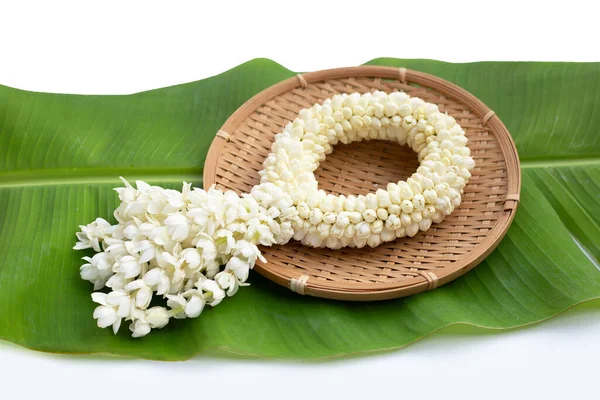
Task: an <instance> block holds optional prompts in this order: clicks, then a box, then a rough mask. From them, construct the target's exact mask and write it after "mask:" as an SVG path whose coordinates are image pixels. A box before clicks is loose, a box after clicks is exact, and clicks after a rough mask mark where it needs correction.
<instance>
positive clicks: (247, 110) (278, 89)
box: [203, 65, 521, 301]
mask: <svg viewBox="0 0 600 400" xmlns="http://www.w3.org/2000/svg"><path fill="white" fill-rule="evenodd" d="M352 77H376V78H383V79H394V80H398V81H400V82H403V83H414V84H418V85H421V86H423V87H426V88H432V89H435V90H436V91H438V92H440V93H442V94H443V95H445V96H448V97H452V98H453V99H454V100H458V101H459V102H461V103H463V104H465V105H466V106H467V107H468V108H469V110H470V111H471V112H474V113H475V114H476V115H477V116H478V117H480V118H481V119H482V120H484V125H487V126H488V127H489V128H490V132H491V133H492V134H493V135H494V136H495V137H496V140H498V143H499V145H500V148H501V150H502V154H503V156H504V160H505V167H506V170H507V180H508V184H507V193H508V194H509V195H514V196H517V197H516V198H518V196H519V195H520V192H521V168H520V162H519V157H518V153H517V149H516V146H515V143H514V141H513V139H512V137H511V135H510V133H509V132H508V130H507V128H506V127H505V125H504V124H503V123H502V121H501V120H500V118H499V117H498V116H497V115H496V114H495V113H494V112H493V111H492V110H491V109H490V108H489V107H488V106H487V105H485V104H484V103H483V102H482V101H481V100H479V99H478V98H477V97H475V96H474V95H472V94H471V93H469V92H468V91H466V90H465V89H463V88H461V87H459V86H457V85H455V84H453V83H451V82H449V81H446V80H445V79H442V78H439V77H436V76H434V75H430V74H427V73H424V72H420V71H415V70H411V69H407V68H397V67H388V66H374V65H363V66H358V67H344V68H334V69H326V70H320V71H315V72H308V73H304V74H298V75H296V76H294V77H291V78H288V79H286V80H283V81H281V82H279V83H276V84H274V85H272V86H270V87H268V88H266V89H264V90H262V91H261V92H259V93H258V94H256V95H254V96H253V97H252V98H250V99H249V100H248V101H246V102H245V103H244V104H242V105H241V106H240V107H239V108H238V109H237V110H236V111H235V112H234V113H233V114H232V115H231V116H230V117H229V118H228V119H227V120H226V121H225V123H224V124H223V125H222V126H221V128H220V129H219V131H223V132H227V133H231V132H234V131H235V130H236V129H237V128H238V127H239V125H241V124H242V123H243V121H244V120H246V118H248V117H249V116H250V115H251V114H252V113H254V112H255V111H256V109H258V108H259V107H260V106H262V105H263V104H265V103H266V102H268V101H269V100H271V99H273V98H275V97H277V96H279V95H281V94H283V93H285V92H287V91H290V90H293V89H296V88H303V87H306V86H307V85H308V84H310V83H314V82H319V81H325V80H330V79H341V78H352ZM226 143H227V140H224V138H223V137H222V136H215V138H214V139H213V141H212V143H211V146H210V148H209V150H208V153H207V156H206V160H205V164H204V173H203V186H204V188H208V187H210V186H211V185H212V184H215V183H217V182H216V173H217V165H218V160H219V157H220V154H221V151H222V149H223V148H224V146H225V144H226ZM506 201H510V202H512V203H511V204H510V207H506V206H505V209H504V210H503V212H502V213H501V214H500V216H499V218H498V219H497V221H496V222H495V224H494V226H493V227H492V229H491V230H490V231H489V232H488V234H487V235H486V237H485V238H484V239H483V240H482V241H481V242H479V243H478V244H477V245H476V246H475V247H474V248H473V250H472V251H471V252H470V253H469V254H468V255H466V256H465V257H462V258H461V259H459V260H457V261H456V262H454V263H452V264H449V265H448V267H445V268H444V274H443V275H439V276H438V277H437V281H436V282H435V285H433V287H432V285H431V283H430V281H429V280H428V279H426V278H425V277H419V278H416V279H411V280H407V281H404V282H394V283H389V284H372V285H365V284H362V283H356V284H352V283H346V286H344V288H332V287H331V286H328V287H326V286H323V285H319V284H318V281H316V280H314V279H313V280H309V281H308V282H306V286H305V288H304V292H305V294H307V295H311V296H316V297H324V298H329V299H337V300H350V301H371V300H386V299H392V298H397V297H403V296H409V295H412V294H416V293H420V292H423V291H426V290H431V289H434V288H435V287H439V286H441V285H444V284H446V283H448V282H450V281H452V280H454V279H456V278H458V277H459V276H461V275H463V274H464V273H466V272H467V271H469V270H471V269H472V268H474V267H475V266H476V265H478V264H479V263H480V262H481V261H483V259H485V258H486V257H487V256H488V255H489V254H490V253H491V252H492V251H493V250H494V249H495V248H496V247H497V246H498V244H499V243H500V241H501V240H502V239H503V238H504V236H505V235H506V232H507V231H508V228H509V227H510V225H511V223H512V221H513V219H514V216H515V214H516V211H517V208H518V200H516V201H515V200H510V199H506ZM254 269H255V270H256V271H257V272H258V273H260V274H261V275H263V276H265V277H266V278H268V279H270V280H272V281H273V282H275V283H278V284H280V285H282V286H285V287H287V288H290V284H291V280H292V279H298V278H299V277H300V276H301V275H302V274H301V273H296V274H289V275H284V274H281V273H278V272H275V271H273V270H271V269H270V268H269V267H268V263H267V264H266V265H263V264H262V263H260V262H257V264H256V265H255V267H254ZM290 271H293V270H292V269H290ZM366 286H367V287H368V286H372V287H371V288H367V287H366ZM374 286H376V288H375V287H374Z"/></svg>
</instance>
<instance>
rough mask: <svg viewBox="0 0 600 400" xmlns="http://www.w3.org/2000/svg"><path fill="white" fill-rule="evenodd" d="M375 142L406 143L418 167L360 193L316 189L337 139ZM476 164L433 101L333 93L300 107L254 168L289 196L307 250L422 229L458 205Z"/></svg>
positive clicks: (374, 243)
mask: <svg viewBox="0 0 600 400" xmlns="http://www.w3.org/2000/svg"><path fill="white" fill-rule="evenodd" d="M371 139H382V140H391V141H396V142H398V143H399V144H408V145H409V146H410V147H411V148H412V149H413V150H414V151H415V152H417V153H418V157H419V161H420V166H419V168H418V169H417V171H416V172H415V173H414V174H413V175H412V176H411V177H410V178H408V179H407V180H406V182H404V181H400V182H398V183H390V184H388V186H387V190H383V189H379V190H377V191H376V192H375V193H369V194H367V195H366V196H362V195H359V196H354V195H350V196H343V195H342V196H335V195H332V194H327V193H326V192H325V191H323V190H319V189H318V182H317V180H316V178H315V175H314V171H315V170H316V169H317V168H318V166H319V163H320V161H323V160H324V159H325V156H326V155H327V154H329V153H331V151H332V146H334V145H335V144H336V143H338V142H342V143H350V142H355V141H362V140H371ZM474 165H475V163H474V161H473V159H472V158H471V157H470V150H469V148H468V147H467V138H466V136H465V132H464V130H463V129H462V128H461V127H460V125H458V124H457V123H456V121H455V120H454V118H452V117H450V116H448V115H447V114H444V113H441V112H439V109H438V106H437V105H435V104H430V103H426V102H424V101H423V100H422V99H419V98H416V97H412V98H411V97H410V96H408V95H407V94H406V93H402V92H394V93H391V94H387V93H384V92H380V91H376V92H374V93H365V94H362V95H361V94H359V93H353V94H350V95H348V94H342V95H335V96H333V98H331V99H327V100H325V101H324V102H323V104H315V105H314V106H313V107H312V108H310V109H304V110H302V111H300V113H299V116H298V118H296V119H295V120H294V121H293V122H291V123H289V124H288V125H287V126H286V127H285V130H284V132H283V133H280V134H278V135H276V140H275V142H274V143H273V145H272V148H271V154H269V156H268V157H267V159H266V160H265V161H264V164H263V166H264V169H263V170H262V171H261V172H260V175H261V182H263V183H266V182H271V183H273V184H275V185H277V186H278V187H281V188H283V190H284V191H285V192H287V193H290V195H291V196H292V200H293V201H294V205H295V206H296V207H297V209H298V214H299V217H300V220H299V221H298V222H297V223H296V225H295V226H294V229H295V234H294V239H296V240H300V241H302V243H304V244H306V245H309V246H313V247H329V248H332V249H338V248H341V247H346V246H351V247H363V246H365V245H369V246H371V247H375V246H377V245H379V244H380V243H382V242H387V241H391V240H394V239H396V238H398V237H403V236H414V235H415V234H416V233H417V232H418V231H419V230H423V231H425V230H427V229H429V227H430V226H431V223H432V222H441V221H442V220H443V219H444V217H445V216H446V215H448V214H450V213H451V212H452V211H453V210H454V208H455V207H456V206H458V205H459V204H460V202H461V194H462V192H463V188H464V186H465V184H466V182H467V181H468V179H469V178H470V176H471V174H470V172H469V171H470V170H472V169H473V167H474Z"/></svg>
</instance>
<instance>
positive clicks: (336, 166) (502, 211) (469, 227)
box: [204, 66, 521, 300]
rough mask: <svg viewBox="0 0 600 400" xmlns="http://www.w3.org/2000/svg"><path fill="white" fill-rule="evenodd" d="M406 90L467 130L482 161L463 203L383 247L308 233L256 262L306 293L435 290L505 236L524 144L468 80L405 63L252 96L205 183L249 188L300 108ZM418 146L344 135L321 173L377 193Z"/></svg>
mask: <svg viewBox="0 0 600 400" xmlns="http://www.w3.org/2000/svg"><path fill="white" fill-rule="evenodd" d="M374 90H383V91H386V92H392V91H404V92H406V93H408V94H409V95H411V96H417V97H420V98H422V99H424V100H425V101H428V102H431V103H435V104H437V105H438V106H439V107H440V110H441V111H443V112H448V114H450V115H452V116H453V117H454V118H455V119H456V121H457V122H458V123H459V124H460V125H461V126H462V127H463V129H465V131H466V134H467V137H468V138H469V147H470V148H471V154H472V156H473V158H474V159H475V162H476V167H475V170H474V171H473V172H472V177H471V179H470V180H469V183H468V184H467V186H466V187H465V192H464V195H463V202H462V204H461V205H460V207H458V208H457V209H455V211H454V212H453V213H452V214H451V215H450V216H448V217H446V219H445V220H444V221H443V222H442V223H440V224H433V225H432V227H431V228H430V229H429V230H428V231H427V232H419V234H417V235H416V236H414V237H412V238H402V239H398V240H396V241H393V242H388V243H384V244H382V245H380V246H378V247H376V248H373V249H372V248H368V247H365V248H362V249H350V248H347V249H341V250H329V249H314V248H310V247H305V246H303V245H301V244H299V243H298V242H294V241H292V242H290V243H288V244H286V245H285V246H274V247H270V248H262V249H261V250H262V251H263V252H264V255H265V257H266V258H267V260H268V262H267V263H266V264H263V263H260V262H259V263H257V265H256V266H255V270H257V271H258V272H259V273H260V274H262V275H264V276H265V277H267V278H269V279H271V280H273V281H275V282H277V283H279V284H281V285H283V286H286V287H288V288H290V289H293V290H294V291H296V292H298V293H300V294H307V295H311V296H318V297H326V298H331V299H341V300H383V299H390V298H396V297H401V296H407V295H411V294H415V293H419V292H423V291H426V290H431V289H434V288H436V287H438V286H440V285H443V284H445V283H447V282H450V281H451V280H453V279H455V278H457V277H458V276H460V275H462V274H464V273H465V272H467V271H469V270H470V269H471V268H473V267H475V266H476V265H477V264H478V263H479V262H481V261H482V260H483V259H484V258H485V257H486V256H487V255H488V254H489V253H490V252H491V251H492V250H493V249H494V248H495V247H496V246H497V245H498V243H499V242H500V240H501V239H502V238H503V236H504V235H505V233H506V231H507V230H508V227H509V226H510V224H511V222H512V220H513V218H514V215H515V212H516V209H517V205H518V200H519V192H520V187H521V174H520V168H519V158H518V155H517V151H516V148H515V145H514V142H513V141H512V138H511V137H510V134H509V133H508V131H507V130H506V127H505V126H504V125H503V124H502V122H501V121H500V119H499V118H498V117H497V116H496V115H494V113H493V111H491V110H490V109H489V108H488V107H487V106H486V105H485V104H483V103H482V102H481V101H480V100H478V99H477V98H476V97H474V96H473V95H471V94H470V93H468V92H466V91H465V90H463V89H461V88H460V87H458V86H456V85H454V84H452V83H450V82H447V81H445V80H443V79H440V78H437V77H435V76H432V75H429V74H425V73H422V72H417V71H411V70H408V69H405V68H391V67H376V66H361V67H351V68H339V69H332V70H325V71H318V72H311V73H306V74H302V75H298V76H296V77H294V78H290V79H287V80H285V81H283V82H280V83H278V84H276V85H274V86H272V87H270V88H268V89H266V90H264V91H262V92H261V93H259V94H258V95H256V96H254V97H253V98H252V99H250V100H249V101H247V102H246V103H245V104H244V105H242V106H241V107H240V108H239V109H238V110H237V111H236V112H235V113H234V114H233V115H232V116H231V117H230V118H229V119H228V120H227V121H226V122H225V124H224V125H223V127H222V128H221V130H220V131H219V132H218V133H217V136H216V138H215V140H214V141H213V143H212V145H211V147H210V150H209V152H208V156H207V159H206V164H205V169H204V186H205V187H209V186H210V185H212V184H215V183H216V184H217V187H219V188H221V189H232V190H234V191H236V192H238V193H243V192H248V191H249V190H250V189H251V188H252V186H254V185H255V184H257V183H258V182H259V176H258V171H259V170H261V169H262V162H263V160H264V159H265V157H266V155H267V154H268V153H269V149H270V147H271V144H272V142H273V137H274V135H275V134H276V133H279V132H281V131H282V130H283V128H284V126H285V125H286V124H287V123H288V122H289V121H291V120H293V119H294V118H295V117H296V116H297V114H298V112H299V111H300V110H301V109H303V108H307V107H310V106H312V105H313V104H314V103H316V102H321V101H323V100H324V99H326V98H329V97H331V96H333V95H334V94H337V93H352V92H360V93H364V92H369V91H374ZM417 166H418V161H417V157H416V154H415V153H414V152H413V151H412V150H411V149H409V148H408V147H406V146H399V145H397V144H393V143H391V142H384V141H368V142H361V143H353V144H350V145H342V144H338V145H336V146H335V147H334V151H333V153H332V154H330V155H329V156H328V157H327V160H326V161H325V162H323V163H321V166H320V167H319V169H318V170H317V171H316V172H315V175H316V177H317V179H318V181H319V185H320V188H322V189H324V190H326V191H329V192H331V193H334V194H367V193H369V192H371V191H375V190H377V188H378V187H381V188H385V187H386V185H387V183H388V182H397V181H398V180H401V179H406V178H407V177H409V176H410V175H411V174H412V173H413V172H414V171H415V170H416V168H417Z"/></svg>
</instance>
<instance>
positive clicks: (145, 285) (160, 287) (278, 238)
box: [74, 180, 298, 337]
mask: <svg viewBox="0 0 600 400" xmlns="http://www.w3.org/2000/svg"><path fill="white" fill-rule="evenodd" d="M123 181H124V183H125V187H123V188H118V189H116V191H117V192H118V193H119V198H120V199H121V204H120V206H119V207H118V208H117V209H116V210H115V213H114V215H115V218H116V220H117V221H118V223H117V224H116V225H111V224H109V223H108V222H107V221H105V220H104V219H101V218H98V219H96V220H95V221H94V222H92V223H91V224H89V225H87V226H81V227H80V228H81V231H80V232H78V233H77V238H78V242H77V244H76V245H75V247H74V248H75V249H88V248H92V249H93V250H94V251H96V254H95V255H94V256H93V257H84V260H85V261H86V262H87V263H86V264H85V265H83V266H82V267H81V271H80V273H81V277H82V278H83V279H85V280H88V281H90V282H92V283H93V284H94V289H95V290H99V289H102V288H103V287H105V286H106V287H108V288H110V289H111V291H110V292H109V293H103V292H97V293H93V294H92V299H93V300H94V301H95V302H96V303H99V306H98V307H97V308H96V310H95V311H94V318H95V319H97V323H98V326H100V327H101V328H105V327H108V326H112V327H113V331H114V332H115V334H116V333H117V331H118V330H119V327H120V325H121V322H122V320H125V321H131V324H130V330H131V331H132V332H133V336H134V337H141V336H145V335H147V334H148V333H149V332H150V330H151V329H153V328H162V327H164V326H165V325H166V324H167V323H168V321H169V319H170V318H171V317H173V318H195V317H197V316H198V315H200V313H201V312H202V310H203V309H204V307H205V305H206V304H209V305H211V306H216V305H217V304H219V303H220V302H221V300H222V299H223V298H224V297H225V296H226V295H227V296H232V295H234V294H235V293H236V292H237V290H238V287H239V286H243V285H245V282H246V279H247V278H248V273H249V271H250V269H252V267H253V266H254V263H255V262H256V260H257V259H261V260H263V261H265V260H264V258H263V257H262V256H261V253H260V251H259V249H258V247H257V244H262V245H265V246H270V245H272V244H274V243H281V244H283V243H286V242H287V241H289V240H290V238H291V237H292V236H293V234H294V231H293V228H292V225H293V224H296V220H297V218H298V217H297V211H296V208H295V207H294V206H293V203H292V200H291V198H290V196H289V195H287V194H286V193H285V192H283V191H282V190H281V189H280V188H278V187H276V186H275V185H273V184H271V183H267V184H261V185H258V186H256V187H254V188H253V189H252V191H251V194H250V195H242V196H241V197H240V196H238V195H237V194H236V193H234V192H232V191H227V192H225V193H223V192H222V191H220V190H216V189H214V188H210V189H209V190H208V191H204V190H202V189H198V188H194V189H192V188H191V184H187V183H184V185H183V190H182V191H181V192H179V191H176V190H167V189H163V188H161V187H157V186H150V185H148V184H146V183H145V182H142V181H138V182H137V188H134V187H132V186H131V185H130V184H129V183H128V182H127V181H125V180H123ZM222 265H224V266H225V267H224V269H223V270H221V266H222ZM155 298H158V299H160V298H162V299H163V303H164V302H165V301H166V307H165V306H164V305H154V304H153V301H154V302H155ZM151 305H152V306H151Z"/></svg>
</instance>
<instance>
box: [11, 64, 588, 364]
mask: <svg viewBox="0 0 600 400" xmlns="http://www.w3.org/2000/svg"><path fill="white" fill-rule="evenodd" d="M371 64H380V65H393V66H404V67H408V68H412V69H416V70H421V71H424V72H429V73H431V74H434V75H437V76H440V77H443V78H445V79H448V80H450V81H452V82H454V83H456V84H458V85H460V86H462V87H464V88H465V89H467V90H469V91H470V92H472V93H473V94H474V95H476V96H478V97H479V98H480V99H482V100H483V101H484V102H485V103H487V105H488V106H490V107H491V108H492V109H493V110H495V111H496V113H497V114H498V115H499V116H500V118H501V119H502V120H503V121H504V123H505V124H506V125H507V127H508V129H509V130H510V132H511V133H512V135H513V137H514V139H515V142H516V144H517V147H518V150H519V154H520V156H521V160H522V168H523V186H522V202H521V205H520V207H519V211H518V212H517V216H516V218H515V221H514V223H513V225H512V227H511V228H510V230H509V232H508V235H507V236H506V238H505V239H504V240H503V241H502V243H501V244H500V246H499V247H498V248H497V250H495V251H494V252H493V253H492V254H491V255H490V256H489V257H488V258H487V259H486V260H485V261H484V262H483V263H481V264H480V265H479V266H478V267H477V268H475V269H474V270H472V271H471V272H469V273H468V274H466V275H465V276H463V277H462V278H459V279H457V280H455V281H454V282H452V283H450V284H448V285H445V286H443V287H441V288H438V289H436V290H434V291H431V292H427V293H424V294H420V295H416V296H412V297H409V298H403V299H398V300H393V301H385V302H376V303H348V302H338V301H330V300H323V299H318V298H310V297H303V296H299V295H296V294H293V293H292V292H290V291H289V290H287V289H285V288H282V287H279V286H277V285H275V284H273V283H271V282H269V281H267V280H266V279H264V278H262V277H260V276H259V275H258V274H253V275H252V276H251V283H252V286H250V287H249V288H244V289H243V290H240V292H239V293H238V294H237V295H236V296H235V297H233V298H231V299H227V301H224V302H223V303H222V304H221V305H219V307H216V308H214V309H209V310H206V311H205V312H204V313H203V314H202V316H201V317H200V318H198V319H196V320H186V321H175V322H174V323H171V324H169V326H168V327H167V328H165V329H163V330H161V331H156V332H153V333H152V334H151V335H149V336H148V337H146V338H144V339H142V340H134V339H131V338H130V337H129V335H128V332H125V331H122V332H121V333H120V334H119V335H117V336H113V335H112V333H111V332H110V331H109V330H101V329H98V328H97V327H96V326H95V321H94V320H93V319H92V317H91V314H92V311H93V309H94V304H93V303H92V301H91V299H90V293H91V290H92V288H91V286H90V285H89V284H88V283H87V282H84V281H82V280H81V279H80V278H79V272H78V269H79V266H80V265H81V260H80V258H81V257H82V255H83V254H82V253H81V252H77V251H74V250H72V249H71V248H72V246H73V244H74V241H75V236H74V233H75V231H76V230H77V226H78V225H79V224H83V223H88V222H90V221H91V220H93V219H94V218H95V217H97V216H102V217H105V218H112V210H113V209H114V208H115V206H116V205H117V198H116V194H115V193H114V192H113V191H112V188H113V187H115V186H118V185H119V181H118V179H117V177H118V176H119V175H123V176H126V177H127V178H128V179H138V178H141V179H144V180H147V181H149V182H152V183H156V184H161V185H165V186H169V187H175V188H179V187H180V185H181V181H183V180H188V181H192V182H194V183H195V185H198V186H200V185H201V184H202V182H201V175H202V165H203V164H204V158H205V156H206V152H207V150H208V147H209V145H210V142H211V140H212V138H213V136H214V134H215V132H216V131H217V129H218V128H219V127H220V126H221V124H222V123H223V122H224V121H225V120H226V119H227V117H228V116H229V115H230V114H231V113H232V112H233V111H235V109H236V108H237V107H239V106H240V105H241V104H242V103H244V101H246V100H247V99H249V98H250V97H251V96H252V95H254V94H256V93H258V92H259V91H260V90H262V89H264V88H266V87H268V86H270V85H272V84H274V83H276V82H278V81H281V80H282V79H285V78H288V77H290V76H293V75H294V73H293V72H291V71H289V70H287V69H285V68H283V67H282V66H280V65H278V64H276V63H274V62H272V61H270V60H265V59H259V60H253V61H250V62H248V63H246V64H243V65H241V66H239V67H237V68H234V69H232V70H230V71H227V72H225V73H223V74H221V75H219V76H216V77H213V78H210V79H206V80H202V81H198V82H192V83H188V84H184V85H179V86H174V87H168V88H164V89H158V90H153V91H149V92H144V93H138V94H134V95H129V96H79V95H59V94H46V93H32V92H26V91H21V90H16V89H12V88H8V87H2V86H0V254H2V260H1V261H0V338H1V339H4V340H8V341H11V342H14V343H17V344H20V345H23V346H26V347H29V348H32V349H36V350H42V351H51V352H64V353H110V354H120V355H127V356H136V357H144V358H152V359H164V360H181V359H186V358H190V357H192V356H194V355H196V354H198V353H200V352H203V351H206V350H208V349H222V350H227V351H230V352H234V353H240V354H246V355H257V356H263V357H279V358H318V357H330V356H336V355H343V354H350V353H360V352H373V351H381V350H384V349H392V348H398V347H402V346H404V345H406V344H408V343H410V342H413V341H415V340H417V339H419V338H421V337H423V336H425V335H428V334H430V333H432V332H435V331H437V330H439V329H441V328H443V327H446V326H449V325H452V324H457V323H465V324H472V325H476V326H481V327H487V328H511V327H517V326H522V325H526V324H531V323H534V322H537V321H541V320H544V319H547V318H549V317H552V316H554V315H556V314H558V313H560V312H563V311H565V310H566V309H568V308H570V307H573V306H574V305H576V304H578V303H581V302H584V301H587V300H590V299H594V298H598V297H600V273H599V271H598V268H599V265H598V261H597V260H598V258H600V215H599V213H598V211H599V210H600V139H598V138H599V137H600V135H599V132H598V131H597V127H598V126H600V113H598V112H597V110H598V109H600V96H598V95H599V94H600V81H599V80H598V79H597V77H598V76H599V74H600V64H566V63H471V64H448V63H443V62H438V61H431V60H397V59H377V60H374V61H372V62H371Z"/></svg>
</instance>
